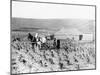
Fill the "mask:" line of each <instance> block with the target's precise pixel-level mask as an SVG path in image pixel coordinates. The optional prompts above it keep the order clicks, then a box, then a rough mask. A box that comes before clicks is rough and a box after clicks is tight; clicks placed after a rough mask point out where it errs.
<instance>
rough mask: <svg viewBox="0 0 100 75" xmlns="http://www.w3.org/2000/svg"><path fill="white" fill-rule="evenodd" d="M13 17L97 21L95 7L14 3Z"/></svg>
mask: <svg viewBox="0 0 100 75" xmlns="http://www.w3.org/2000/svg"><path fill="white" fill-rule="evenodd" d="M12 17H21V18H33V19H54V18H56V19H57V18H60V19H66V18H67V19H68V18H71V19H91V20H94V19H95V7H92V6H76V5H61V4H46V3H31V2H16V1H12Z"/></svg>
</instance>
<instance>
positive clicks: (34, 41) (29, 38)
mask: <svg viewBox="0 0 100 75" xmlns="http://www.w3.org/2000/svg"><path fill="white" fill-rule="evenodd" d="M28 40H29V41H30V42H32V47H33V48H34V45H36V46H37V41H36V38H35V37H34V36H32V35H31V34H30V33H28Z"/></svg>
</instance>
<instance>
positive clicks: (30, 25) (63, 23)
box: [11, 17, 95, 33]
mask: <svg viewBox="0 0 100 75" xmlns="http://www.w3.org/2000/svg"><path fill="white" fill-rule="evenodd" d="M11 26H12V30H15V31H16V30H19V31H32V30H39V31H45V30H44V29H46V30H49V31H57V30H59V29H60V28H62V27H64V28H66V29H69V28H76V29H78V30H79V31H80V32H83V33H93V32H94V31H95V21H94V20H86V19H27V18H15V17H13V18H12V25H11ZM40 29H43V30H40Z"/></svg>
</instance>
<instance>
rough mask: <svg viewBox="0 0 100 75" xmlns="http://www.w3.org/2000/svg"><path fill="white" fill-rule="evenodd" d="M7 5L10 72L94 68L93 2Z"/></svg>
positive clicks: (14, 0)
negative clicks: (8, 12)
mask: <svg viewBox="0 0 100 75" xmlns="http://www.w3.org/2000/svg"><path fill="white" fill-rule="evenodd" d="M10 4H11V5H10V7H11V8H10V23H11V29H10V31H11V34H10V40H11V41H10V49H11V50H10V73H11V75H14V74H15V75H16V74H36V73H51V72H67V71H83V70H96V5H86V4H71V3H55V2H40V1H23V0H11V2H10ZM32 5H34V6H32ZM62 7H65V8H63V9H62ZM29 8H30V9H29ZM82 8H83V10H84V12H83V10H82ZM92 8H93V9H94V10H93V11H92ZM78 9H79V10H78ZM86 9H87V10H86ZM66 10H67V12H66ZM85 10H86V11H85ZM60 11H61V12H60ZM89 11H90V12H89ZM91 11H92V12H91ZM62 12H65V13H62ZM72 12H73V13H72ZM39 13H40V14H39ZM46 13H47V14H46ZM91 13H93V14H91ZM84 14H85V15H84ZM34 39H35V40H34ZM43 39H44V40H43Z"/></svg>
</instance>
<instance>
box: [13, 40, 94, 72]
mask: <svg viewBox="0 0 100 75" xmlns="http://www.w3.org/2000/svg"><path fill="white" fill-rule="evenodd" d="M47 45H49V46H51V45H52V42H51V43H50V42H49V43H47ZM11 48H12V73H31V72H32V73H33V72H47V71H64V70H80V69H94V68H95V46H94V43H93V42H90V43H89V42H88V43H87V42H77V41H73V40H70V39H67V40H66V41H63V40H62V41H61V49H50V48H49V49H48V48H46V49H44V50H39V49H38V48H37V47H35V48H33V47H32V45H31V44H30V43H27V42H22V41H18V40H16V41H14V42H13V41H12V43H11Z"/></svg>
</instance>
